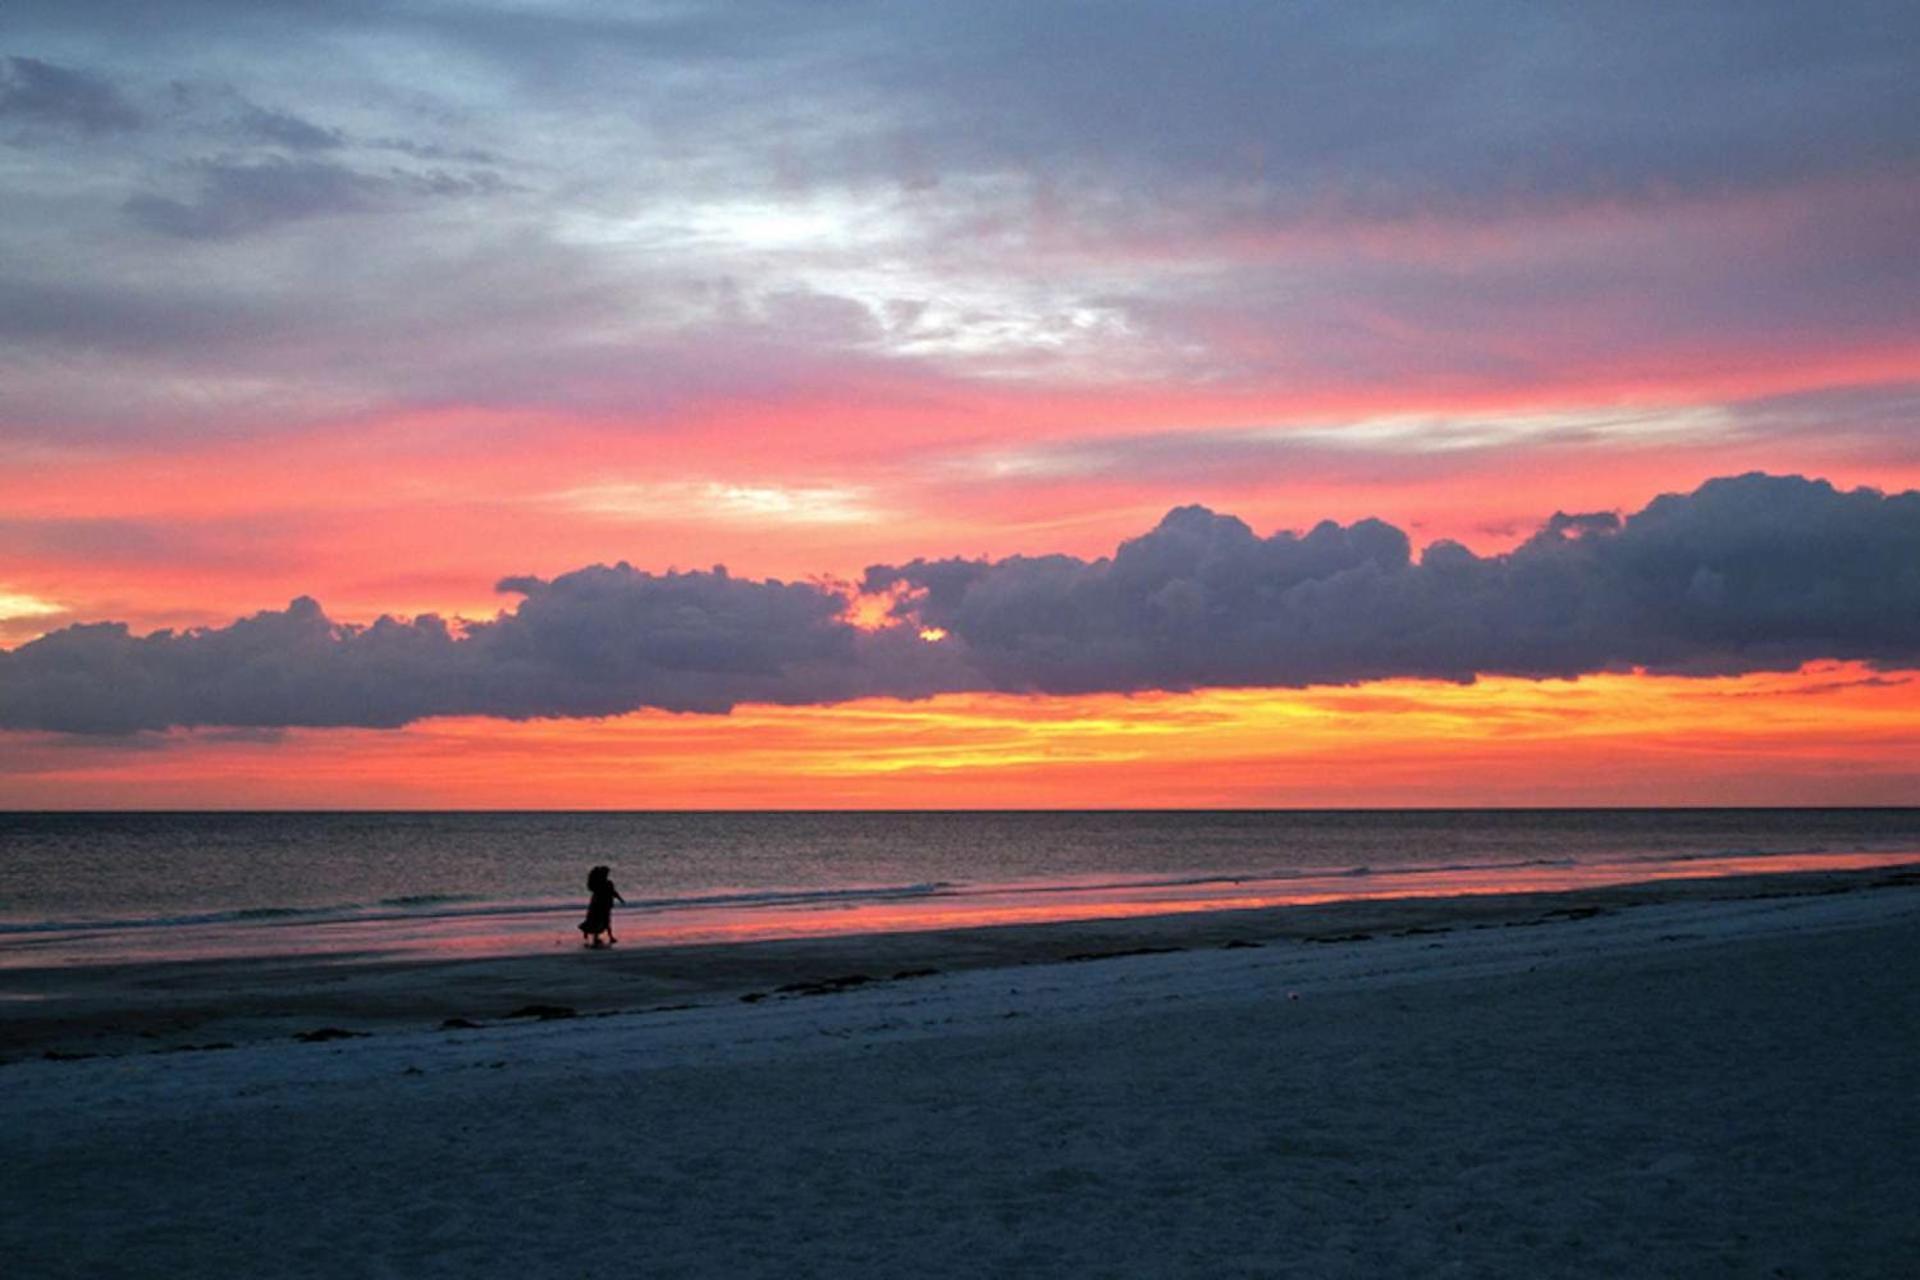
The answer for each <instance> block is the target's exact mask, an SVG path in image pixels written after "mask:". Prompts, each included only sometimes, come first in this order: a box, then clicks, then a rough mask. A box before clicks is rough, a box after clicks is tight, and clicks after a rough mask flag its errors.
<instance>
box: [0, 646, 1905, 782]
mask: <svg viewBox="0 0 1920 1280" xmlns="http://www.w3.org/2000/svg"><path fill="white" fill-rule="evenodd" d="M154 741H155V740H154V739H152V738H145V739H133V740H99V741H90V740H85V739H65V740H62V741H61V743H60V747H59V749H58V750H47V749H45V746H46V743H45V741H44V740H41V739H39V738H37V737H36V736H34V735H14V736H13V745H14V746H16V747H24V750H23V751H20V752H19V753H18V754H19V755H20V756H21V757H22V760H20V761H15V762H14V763H15V764H16V765H18V764H21V763H25V764H26V766H27V767H24V768H19V767H16V768H14V769H12V770H11V771H0V804H6V805H9V806H14V807H47V806H55V807H91V806H121V807H142V806H153V807H186V808H193V807H223V808H233V807H242V808H244V807H256V806H257V807H268V808H273V807H346V808H381V807H401V808H407V807H429V808H603V809H702V808H716V809H729V808H732V809H741V808H815V809H820V808H1158V807H1176V808H1177V807H1229V808H1230V807H1250V808H1262V807H1276V808H1287V807H1300V808H1342V807H1376V806H1386V807H1394V806H1403V807H1420V806H1441V807H1446V806H1479V805H1486V806H1503V805H1520V806H1527V805H1538V806H1555V805H1588V804H1590V805H1619V804H1646V805H1662V804H1682V805H1685V804H1709V805H1713V804H1725V805H1752V804H1758V805H1768V804H1839V805H1845V804H1870V805H1871V804H1912V803H1916V802H1920V766H1916V765H1915V764H1914V763H1913V762H1914V761H1916V760H1920V676H1915V675H1913V674H1907V673H1875V672H1872V671H1871V670H1869V669H1867V668H1864V667H1862V666H1859V665H1856V664H1836V663H1827V664H1818V665H1815V666H1810V667H1808V668H1806V669H1804V670H1802V671H1799V672H1791V673H1779V674H1758V675H1747V676H1738V677H1721V678H1710V679H1698V678H1683V677H1673V676H1649V675H1644V674H1621V675H1602V676H1592V677H1587V678H1585V679H1581V680H1577V681H1561V680H1549V681H1528V680H1519V679H1507V678H1501V679H1488V680H1482V681H1480V682H1478V683H1476V684H1473V685H1451V684H1443V683H1435V682H1424V681H1406V680H1394V681H1382V682H1380V683H1377V684H1370V685H1363V686H1358V687H1353V688H1318V689H1307V690H1246V689H1222V690H1203V691H1199V692H1195V693H1184V694H1183V693H1152V694H1142V695H1136V696H1131V697H1130V696H1123V695H1112V694H1105V695H1090V696H1082V697H1022V696H1014V695H1002V694H964V695H948V696H943V697H939V698H933V699H930V700H927V701H924V702H901V701H894V700H887V699H869V700H863V701H859V702H852V703H846V704H842V705H839V706H831V707H741V708H738V709H736V710H735V712H734V713H733V714H732V715H729V716H691V715H672V714H668V713H664V712H638V713H635V714H632V715H626V716H620V717H615V718H611V719H606V720H591V721H569V720H542V721H530V722H520V723H515V722H503V721H494V720H484V719H478V718H474V719H447V720H436V721H429V722H424V723H421V724H418V725H414V726H411V727H409V728H406V729H402V730H386V731H383V730H287V731H266V732H248V731H199V732H176V733H173V734H169V735H166V745H167V747H168V749H167V750H164V751H154V750H150V749H145V748H147V747H150V746H151V745H152V744H153V742H154ZM36 745H38V746H39V747H40V748H41V749H39V750H35V747H36ZM7 749H8V747H7V744H6V743H5V742H3V741H0V750H7Z"/></svg>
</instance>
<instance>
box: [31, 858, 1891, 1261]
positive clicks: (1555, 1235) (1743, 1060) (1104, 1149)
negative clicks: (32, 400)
mask: <svg viewBox="0 0 1920 1280" xmlns="http://www.w3.org/2000/svg"><path fill="white" fill-rule="evenodd" d="M1917 925H1920V886H1916V885H1915V884H1914V883H1913V876H1912V873H1911V871H1905V872H1902V871H1897V870H1896V871H1888V870H1879V871H1873V872H1861V873H1851V874H1835V875H1827V876H1772V877H1747V878H1741V879H1731V880H1722V881H1712V882H1680V883H1673V884H1666V885H1643V886H1629V887H1613V888H1608V889H1601V890H1591V891H1582V892H1575V893H1568V894H1553V895H1526V896H1508V897H1481V898H1474V899H1446V900H1436V901H1423V902H1360V903H1347V904H1333V905H1323V906H1318V907H1302V908H1292V909H1273V910H1264V911H1245V912H1206V913H1189V914H1186V915H1182V916H1164V917H1153V918H1148V919H1138V920H1122V921H1107V922H1070V923H1066V924H1062V925H1058V926H1008V927H1003V928H998V929H977V930H964V931H954V932H951V933H945V934H943V933H938V932H927V933H919V934H910V935H908V934H903V935H890V936H884V937H857V938H839V939H799V940H787V941H780V942H772V943H765V944H752V945H741V946H737V947H731V948H729V947H708V948H681V949H678V954H677V958H676V959H674V960H673V962H672V963H669V962H668V960H667V958H666V956H665V953H664V952H652V953H649V952H644V951H634V952H630V953H618V952H616V953H605V954H570V955H568V956H565V957H558V956H536V957H526V958H523V959H519V960H513V959H499V958H492V959H482V960H473V961H468V962H464V963H462V962H450V963H446V964H438V965H417V964H416V965H391V966H384V967H383V966H380V965H377V964H376V965H367V966H359V967H349V966H337V965H336V966H328V965H307V966H304V967H303V966H300V965H297V964H293V963H291V962H289V963H287V964H285V965H283V966H281V967H280V969H279V971H277V972H275V973H258V974H254V975H253V976H252V977H251V978H250V979H249V980H248V981H245V982H240V981H236V980H235V978H234V976H233V975H232V974H231V973H226V974H222V973H219V972H216V971H209V970H200V971H192V970H191V966H188V967H186V968H187V971H161V972H140V973H132V974H118V975H114V974H102V973H94V974H92V975H90V976H86V975H75V976H73V977H72V979H71V981H72V984H73V985H72V986H71V987H70V988H68V989H67V990H65V991H64V992H55V993H53V994H51V995H48V996H47V997H46V998H44V999H41V1000H39V1001H36V1002H33V1003H37V1004H39V1005H40V1006H42V1008H41V1010H40V1012H39V1013H38V1014H36V1015H34V1017H33V1018H28V1017H23V1016H22V1014H21V1007H20V1006H21V1004H22V1003H24V1002H19V1001H15V1002H10V1004H9V1006H8V1007H7V1009H6V1011H5V1017H6V1025H7V1026H8V1028H9V1035H10V1036H11V1038H12V1045H13V1048H12V1052H11V1053H10V1055H9V1056H10V1057H11V1058H12V1059H13V1060H12V1061H11V1062H9V1063H8V1064H7V1065H5V1066H3V1067H0V1081H4V1086H5V1087H4V1091H3V1092H0V1098H3V1099H4V1100H3V1101H0V1121H3V1123H0V1133H4V1135H5V1137H4V1145H5V1148H6V1150H5V1155H4V1166H3V1168H4V1178H5V1181H6V1187H5V1195H4V1196H3V1197H0V1250H4V1256H5V1257H7V1258H8V1259H9V1272H10V1274H18V1275H26V1276H66V1275H74V1276H79V1275H88V1276H111V1275H144V1274H181V1275H229V1274H237V1273H257V1274H274V1275H396V1274H407V1275H438V1274H449V1275H452V1274H467V1275H512V1274H518V1275H527V1274H534V1275H539V1274H561V1273H566V1274H576V1273H596V1272H607V1271H612V1272H615V1273H619V1272H627V1273H635V1272H637V1273H640V1274H647V1275H661V1276H690V1277H691V1276H739V1275H766V1276H793V1275H821V1276H830V1275H832V1276H838V1275H902V1274H940V1275H980V1276H990V1275H991V1276H1000V1275H1016V1274H1017V1275H1140V1276H1150V1275H1170V1274H1178V1275H1210V1276H1211V1275H1278V1274H1285V1275H1328V1276H1335V1275H1353V1276H1360V1275H1387V1274H1420V1275H1528V1276H1536V1275H1593V1276H1601V1275H1628V1274H1634V1275H1674V1276H1694V1275H1698V1276H1710V1275H1711V1276H1720V1275H1736V1276H1746V1275H1756V1276H1775V1275H1778V1276H1883V1275H1884V1276H1893V1275H1901V1274H1906V1273H1907V1271H1908V1268H1909V1266H1910V1263H1911V1259H1912V1257H1914V1256H1916V1250H1920V1226H1917V1225H1916V1222H1915V1219H1914V1217H1913V1214H1912V1205H1913V1204H1914V1203H1915V1202H1916V1199H1917V1198H1920V1157H1916V1156H1915V1154H1914V1152H1915V1150H1916V1147H1917V1146H1920V1143H1916V1138H1920V1124H1916V1121H1917V1120H1920V1104H1916V1098H1915V1090H1914V1087H1913V1086H1914V1083H1915V1074H1914V1067H1913V1062H1914V1054H1915V1052H1916V1050H1917V1049H1920V995H1917V994H1916V991H1915V985H1914V983H1913V982H1912V979H1911V974H1912V973H1913V972H1914V964H1915V961H1916V960H1917V959H1920V928H1916V926H1917ZM583 959H585V960H593V961H602V960H604V961H610V962H612V963H611V964H610V965H608V966H605V967H602V968H600V969H599V970H597V971H587V970H585V969H584V967H583V966H581V965H579V964H572V966H571V969H572V971H573V972H574V973H575V974H578V973H581V972H597V974H598V977H599V979H600V980H601V982H602V983H603V985H604V986H605V987H608V988H612V990H603V991H601V992H600V993H599V996H598V998H588V997H589V996H590V995H592V992H590V991H589V990H588V988H587V987H585V986H584V985H583V984H582V982H581V981H580V980H579V979H578V978H577V977H576V979H575V980H574V981H573V982H572V983H571V984H569V983H567V982H562V981H560V979H559V975H560V974H561V973H562V966H563V965H566V964H568V963H570V962H573V961H578V960H583ZM329 970H331V972H329ZM782 988H784V989H782ZM215 992H218V993H222V994H220V996H219V999H215V998H214V995H213V993H215ZM221 1000H224V1001H226V1007H224V1008H223V1009H221V1008H215V1006H216V1005H218V1004H219V1003H220V1001H221ZM210 1010H211V1013H210V1012H209V1011H210ZM456 1010H459V1011H460V1012H456ZM566 1011H571V1016H567V1014H566ZM514 1014H518V1015H519V1016H509V1015H514ZM543 1014H544V1015H545V1016H544V1017H543V1016H542V1015H543ZM596 1015H599V1016H596ZM36 1018H37V1019H38V1021H36V1020H35V1019H36ZM168 1018H173V1019H175V1021H176V1022H177V1023H178V1024H179V1025H177V1026H175V1025H170V1024H169V1023H168V1022H167V1019H168ZM448 1018H458V1019H461V1020H463V1021H464V1022H467V1023H472V1024H475V1025H473V1026H462V1025H460V1023H458V1022H456V1023H455V1024H454V1025H453V1027H452V1028H451V1029H441V1023H442V1022H444V1021H445V1020H446V1019H448ZM322 1031H340V1032H352V1033H354V1034H353V1035H352V1036H350V1037H339V1038H335V1037H334V1036H332V1035H314V1034H313V1033H315V1032H322ZM143 1032H146V1033H149V1034H147V1035H144V1036H143V1035H142V1033H143ZM296 1035H305V1036H306V1037H307V1039H304V1040H302V1039H295V1038H294V1037H295V1036H296ZM213 1044H227V1045H231V1046H232V1047H228V1048H218V1049H211V1048H208V1047H207V1046H209V1045H213ZM48 1054H51V1055H52V1056H51V1057H49V1056H43V1055H48ZM82 1054H95V1055H97V1056H90V1057H81V1056H78V1055H82Z"/></svg>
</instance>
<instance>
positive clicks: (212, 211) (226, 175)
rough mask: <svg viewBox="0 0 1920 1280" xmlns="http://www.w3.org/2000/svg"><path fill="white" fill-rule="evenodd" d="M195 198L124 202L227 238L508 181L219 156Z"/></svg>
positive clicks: (149, 215)
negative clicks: (231, 159) (239, 160)
mask: <svg viewBox="0 0 1920 1280" xmlns="http://www.w3.org/2000/svg"><path fill="white" fill-rule="evenodd" d="M200 178H201V182H200V190H199V192H198V193H197V194H196V195H195V197H194V198H193V199H191V200H177V199H174V198H172V197H170V196H161V195H155V194H152V193H150V192H148V193H142V194H140V195H136V196H133V197H132V198H130V199H129V200H128V201H127V202H126V204H125V206H124V208H125V210H126V212H127V214H128V216H130V217H131V218H132V219H133V220H134V221H135V222H136V223H138V224H139V225H141V226H142V227H145V228H146V229H147V230H149V231H154V232H158V233H159V234H161V235H168V236H177V237H179V238H181V239H184V240H226V239H232V238H235V237H238V236H243V235H247V234H249V233H251V232H255V231H263V230H266V229H268V228H270V227H274V226H278V225H280V224H282V223H288V222H297V221H300V220H303V219H306V218H317V217H326V216H329V215H335V214H346V213H365V212H370V211H372V210H376V209H381V208H386V207H391V206H393V205H394V204H396V203H398V202H400V201H402V200H404V199H406V198H408V197H447V196H472V195H487V194H492V193H494V192H497V191H499V190H501V189H503V187H504V183H503V182H502V181H501V180H500V179H499V177H498V176H497V175H494V174H490V173H484V172H483V173H475V174H468V175H457V174H450V173H447V172H445V171H443V170H438V169H435V170H429V171H427V172H423V173H414V172H408V171H403V170H392V171H389V172H388V173H385V174H374V173H366V172H362V171H360V170H357V169H352V168H349V167H347V166H345V165H340V164H335V163H333V162H331V161H323V160H285V159H274V160H262V161H254V162H247V163H229V162H225V161H217V162H214V163H210V164H207V165H205V166H203V167H202V169H201V173H200Z"/></svg>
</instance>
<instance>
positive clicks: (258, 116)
mask: <svg viewBox="0 0 1920 1280" xmlns="http://www.w3.org/2000/svg"><path fill="white" fill-rule="evenodd" d="M239 123H240V128H241V130H242V131H243V132H244V133H246V135H247V136H248V137H250V138H252V139H253V140H254V141H256V142H264V143H268V144H271V145H273V146H280V147H286V148H287V149H288V150H291V151H331V150H333V149H335V148H337V147H341V146H344V145H345V144H346V135H345V134H343V133H341V132H340V130H338V129H328V128H325V127H323V126H321V125H317V124H315V123H313V122H312V121H311V120H303V119H301V118H300V117H299V116H296V115H294V114H293V113H292V112H289V111H274V110H271V109H269V108H267V107H261V106H256V105H255V104H253V103H247V104H246V106H245V108H244V109H243V110H242V111H241V113H240V121H239Z"/></svg>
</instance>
